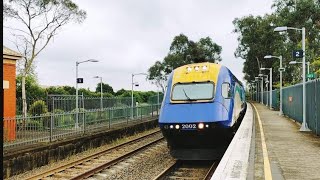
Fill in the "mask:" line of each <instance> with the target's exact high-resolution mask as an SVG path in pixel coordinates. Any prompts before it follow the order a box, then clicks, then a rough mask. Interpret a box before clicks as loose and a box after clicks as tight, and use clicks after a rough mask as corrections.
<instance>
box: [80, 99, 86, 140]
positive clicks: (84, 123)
mask: <svg viewBox="0 0 320 180" xmlns="http://www.w3.org/2000/svg"><path fill="white" fill-rule="evenodd" d="M81 98H82V108H83V112H82V126H83V134H85V130H86V115H85V111H84V98H83V93H82V97H81Z"/></svg>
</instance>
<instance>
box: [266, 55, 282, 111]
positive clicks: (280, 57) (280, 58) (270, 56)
mask: <svg viewBox="0 0 320 180" xmlns="http://www.w3.org/2000/svg"><path fill="white" fill-rule="evenodd" d="M264 58H265V59H271V58H277V59H279V60H280V68H279V71H280V111H279V115H280V116H282V115H283V112H282V71H284V68H283V67H282V56H272V55H266V56H264Z"/></svg>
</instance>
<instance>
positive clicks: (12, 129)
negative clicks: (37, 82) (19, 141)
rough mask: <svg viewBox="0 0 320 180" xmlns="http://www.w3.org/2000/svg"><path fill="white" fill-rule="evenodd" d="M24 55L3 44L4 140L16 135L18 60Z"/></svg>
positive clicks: (9, 139) (11, 138)
mask: <svg viewBox="0 0 320 180" xmlns="http://www.w3.org/2000/svg"><path fill="white" fill-rule="evenodd" d="M21 58H22V55H21V54H19V53H17V52H15V51H13V50H11V49H9V48H7V47H5V46H3V58H2V61H3V62H2V63H3V100H4V107H3V117H4V118H3V121H4V122H3V126H4V127H3V133H4V140H5V141H11V140H14V139H15V136H16V120H15V116H16V61H17V60H19V59H21Z"/></svg>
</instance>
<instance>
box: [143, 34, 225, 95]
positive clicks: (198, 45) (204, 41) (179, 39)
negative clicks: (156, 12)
mask: <svg viewBox="0 0 320 180" xmlns="http://www.w3.org/2000/svg"><path fill="white" fill-rule="evenodd" d="M221 51H222V48H221V46H219V45H218V44H216V43H214V42H213V41H212V40H211V38H210V37H206V38H201V39H200V40H199V41H198V42H194V41H191V40H189V39H188V37H187V36H186V35H184V34H180V35H178V36H176V37H174V39H173V41H172V43H171V45H170V50H169V53H168V54H167V56H166V57H164V59H163V61H156V62H155V64H154V65H153V66H151V67H150V68H149V70H148V74H149V75H148V79H149V80H150V81H151V82H152V83H153V84H156V85H157V86H158V87H160V88H161V89H162V92H164V90H165V83H166V81H167V78H168V75H169V74H170V73H171V71H172V70H173V69H175V68H177V67H180V66H183V65H186V64H191V63H198V62H213V63H214V62H216V61H221V57H220V54H221Z"/></svg>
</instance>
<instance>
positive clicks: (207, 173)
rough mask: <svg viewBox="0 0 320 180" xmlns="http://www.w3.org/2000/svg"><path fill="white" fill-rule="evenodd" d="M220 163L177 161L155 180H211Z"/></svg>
mask: <svg viewBox="0 0 320 180" xmlns="http://www.w3.org/2000/svg"><path fill="white" fill-rule="evenodd" d="M218 164H219V161H180V160H178V161H176V162H174V163H172V164H171V166H168V167H167V169H165V170H164V171H163V172H162V173H161V174H159V175H158V176H157V177H156V178H154V180H163V179H190V180H191V179H192V180H198V179H201V180H207V179H210V178H211V176H212V174H213V173H214V171H215V169H216V168H217V166H218Z"/></svg>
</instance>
